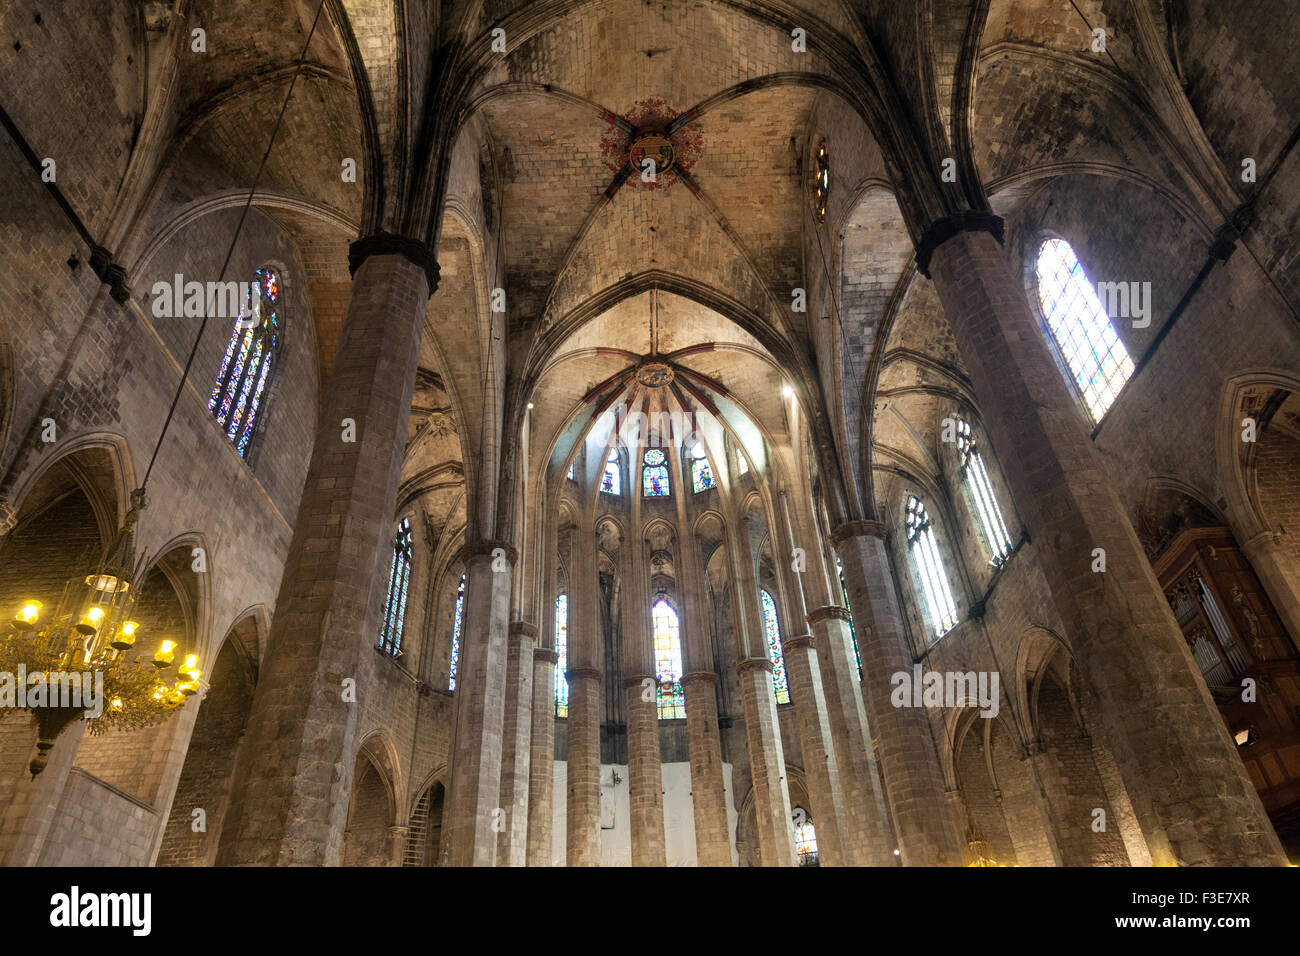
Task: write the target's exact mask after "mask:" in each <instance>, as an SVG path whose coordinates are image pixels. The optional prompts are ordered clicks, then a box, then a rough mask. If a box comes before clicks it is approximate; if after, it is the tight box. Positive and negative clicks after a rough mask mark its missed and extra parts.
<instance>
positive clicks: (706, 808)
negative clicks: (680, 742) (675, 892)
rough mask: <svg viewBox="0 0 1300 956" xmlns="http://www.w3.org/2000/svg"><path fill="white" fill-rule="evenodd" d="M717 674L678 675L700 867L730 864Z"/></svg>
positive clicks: (695, 672) (691, 673)
mask: <svg viewBox="0 0 1300 956" xmlns="http://www.w3.org/2000/svg"><path fill="white" fill-rule="evenodd" d="M717 688H718V675H717V674H715V673H713V671H689V672H687V673H686V674H683V675H682V690H683V692H684V693H685V695H686V742H687V747H688V750H689V758H690V761H691V806H692V808H693V809H694V811H695V856H696V859H697V861H698V863H699V865H700V866H731V832H730V830H729V829H728V827H727V787H726V778H725V777H724V776H723V774H722V736H721V735H720V734H719V732H718V696H717V693H718V691H717Z"/></svg>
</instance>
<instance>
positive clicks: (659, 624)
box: [650, 452, 686, 720]
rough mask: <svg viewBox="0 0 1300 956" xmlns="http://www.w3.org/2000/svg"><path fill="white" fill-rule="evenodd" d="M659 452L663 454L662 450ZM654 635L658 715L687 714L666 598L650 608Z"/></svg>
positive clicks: (673, 617) (677, 639)
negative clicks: (657, 682) (657, 683)
mask: <svg viewBox="0 0 1300 956" xmlns="http://www.w3.org/2000/svg"><path fill="white" fill-rule="evenodd" d="M660 454H663V453H662V452H660ZM650 620H651V623H652V624H653V625H654V635H655V675H656V676H657V677H658V678H659V692H658V696H659V716H660V718H661V719H665V720H666V719H670V718H674V717H685V716H686V692H685V691H684V690H683V689H682V672H683V670H685V667H684V666H683V665H682V642H681V634H680V628H679V627H678V625H677V611H676V610H675V609H674V608H673V606H672V605H671V604H669V603H668V599H667V598H660V599H659V600H657V601H655V603H654V606H653V607H651V608H650Z"/></svg>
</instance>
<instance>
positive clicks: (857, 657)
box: [835, 558, 862, 681]
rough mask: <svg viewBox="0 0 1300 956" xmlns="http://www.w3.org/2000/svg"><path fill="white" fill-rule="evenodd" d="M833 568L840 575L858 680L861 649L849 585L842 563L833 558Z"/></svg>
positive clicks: (860, 673)
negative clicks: (854, 621)
mask: <svg viewBox="0 0 1300 956" xmlns="http://www.w3.org/2000/svg"><path fill="white" fill-rule="evenodd" d="M835 569H836V571H838V572H839V575H840V593H841V594H843V595H844V610H845V611H846V612H848V615H849V637H851V638H853V659H854V660H855V661H856V662H857V664H858V680H859V681H861V680H862V651H860V650H859V649H858V631H857V628H855V627H854V626H853V609H852V608H851V607H850V606H849V586H848V585H847V584H846V583H844V565H842V564H840V559H839V558H836V559H835Z"/></svg>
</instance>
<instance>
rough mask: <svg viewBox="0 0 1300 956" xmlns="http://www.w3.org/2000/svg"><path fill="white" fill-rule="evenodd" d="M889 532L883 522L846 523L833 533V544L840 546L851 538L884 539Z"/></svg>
mask: <svg viewBox="0 0 1300 956" xmlns="http://www.w3.org/2000/svg"><path fill="white" fill-rule="evenodd" d="M888 531H889V529H888V528H887V527H886V526H885V524H884V523H883V522H881V521H846V522H845V523H844V524H842V525H840V526H839V527H838V528H835V529H833V530H832V531H831V544H833V545H836V546H839V545H841V544H843V543H844V542H845V541H847V540H849V538H883V537H884V536H885V534H886V533H887V532H888Z"/></svg>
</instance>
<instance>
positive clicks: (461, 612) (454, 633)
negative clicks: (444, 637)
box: [447, 574, 465, 690]
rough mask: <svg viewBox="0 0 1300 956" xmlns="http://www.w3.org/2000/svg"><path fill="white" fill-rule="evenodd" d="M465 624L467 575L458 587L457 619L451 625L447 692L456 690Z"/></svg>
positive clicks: (463, 576) (462, 578)
mask: <svg viewBox="0 0 1300 956" xmlns="http://www.w3.org/2000/svg"><path fill="white" fill-rule="evenodd" d="M464 623H465V575H463V574H462V575H461V576H460V584H458V585H456V617H455V620H454V621H453V622H452V625H451V664H450V666H449V667H448V668H447V690H455V689H456V667H457V665H459V664H460V630H461V625H462V624H464Z"/></svg>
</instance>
